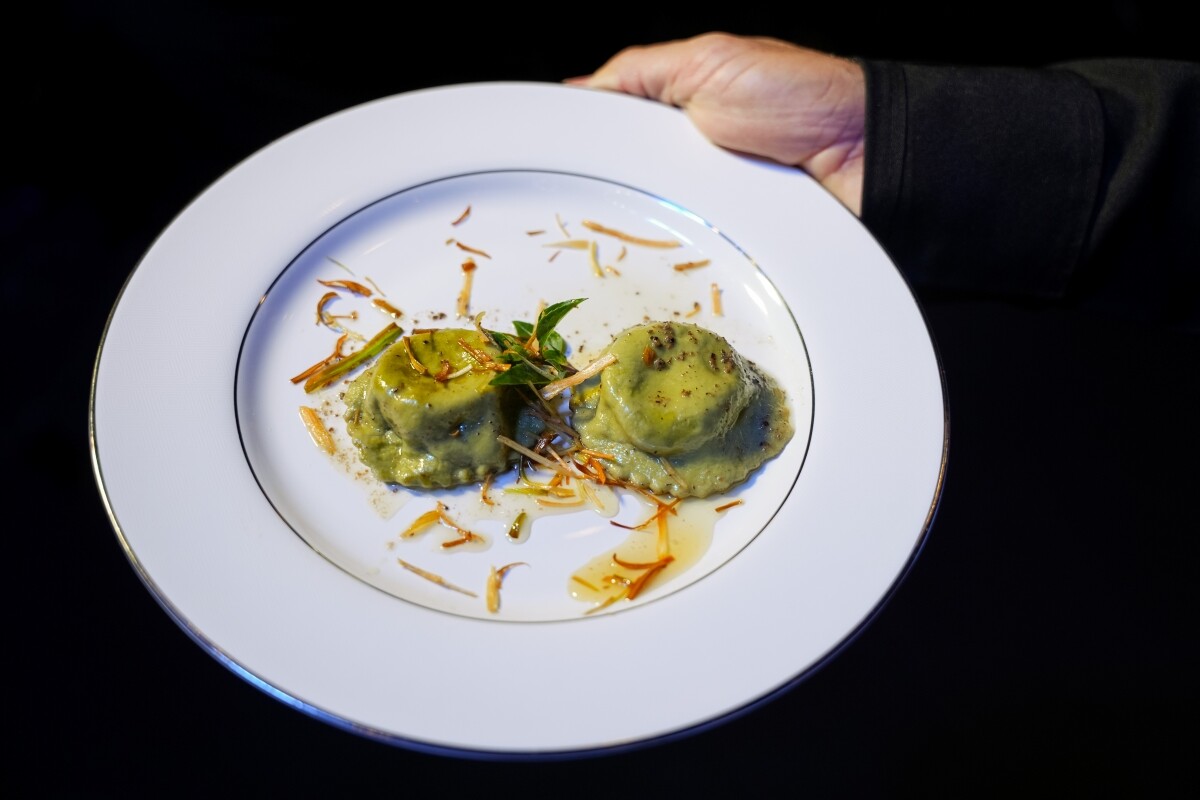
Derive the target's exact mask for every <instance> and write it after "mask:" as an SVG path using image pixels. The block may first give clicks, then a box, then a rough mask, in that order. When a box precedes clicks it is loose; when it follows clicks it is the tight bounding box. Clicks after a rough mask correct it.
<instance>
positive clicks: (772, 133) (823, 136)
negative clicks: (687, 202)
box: [567, 33, 866, 215]
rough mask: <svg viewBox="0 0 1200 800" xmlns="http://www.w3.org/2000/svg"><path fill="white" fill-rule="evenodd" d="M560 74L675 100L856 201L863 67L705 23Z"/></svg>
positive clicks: (731, 143) (710, 133) (741, 147)
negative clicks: (590, 69)
mask: <svg viewBox="0 0 1200 800" xmlns="http://www.w3.org/2000/svg"><path fill="white" fill-rule="evenodd" d="M567 83H570V84H574V85H578V86H589V87H592V88H596V89H609V90H613V91H618V92H624V93H626V94H632V95H637V96H639V97H646V98H650V99H652V100H658V101H660V102H663V103H668V104H670V105H673V106H678V107H679V108H682V109H683V110H684V111H685V112H686V113H687V115H688V117H689V118H690V119H691V120H692V122H693V123H694V124H695V126H696V128H697V129H698V130H699V131H700V132H701V133H702V134H704V135H705V136H706V137H707V138H708V139H710V140H711V141H712V142H714V143H715V144H718V145H720V146H722V147H726V148H729V149H730V150H736V151H739V152H742V153H747V154H750V155H755V156H762V157H765V158H769V159H772V160H774V161H778V162H780V163H782V164H787V165H790V166H797V167H800V168H801V169H803V170H804V171H805V172H807V173H808V174H809V175H811V176H812V177H813V178H815V179H816V180H817V181H819V182H820V183H821V185H822V186H824V187H825V188H826V189H828V190H829V191H830V192H831V193H832V194H833V195H834V196H835V197H837V198H838V200H840V201H841V202H842V203H843V204H844V205H845V206H846V207H847V208H849V209H850V210H851V211H852V212H854V214H856V215H857V214H859V213H860V212H861V210H862V189H863V150H864V148H863V136H864V125H865V117H866V88H865V79H864V76H863V71H862V68H861V67H859V66H858V65H857V64H855V63H854V62H852V61H850V60H848V59H845V58H840V57H838V56H833V55H829V54H826V53H822V52H818V51H816V50H810V49H808V48H804V47H800V46H799V45H795V44H791V43H790V42H785V41H782V40H779V39H772V38H767V37H749V36H736V35H732V34H727V33H706V34H702V35H700V36H695V37H693V38H690V39H680V40H676V41H670V42H662V43H659V44H651V45H639V46H633V47H627V48H625V49H624V50H622V51H621V52H619V53H617V54H616V55H614V56H613V57H612V58H610V59H609V60H608V61H607V62H606V63H605V64H604V65H603V66H601V67H600V68H599V69H598V70H596V71H595V72H594V73H593V74H591V75H588V76H584V77H581V78H572V79H569V80H568V81H567Z"/></svg>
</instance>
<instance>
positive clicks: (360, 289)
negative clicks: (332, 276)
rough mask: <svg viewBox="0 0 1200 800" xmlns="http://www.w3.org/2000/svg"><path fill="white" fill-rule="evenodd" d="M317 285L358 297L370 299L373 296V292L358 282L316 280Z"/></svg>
mask: <svg viewBox="0 0 1200 800" xmlns="http://www.w3.org/2000/svg"><path fill="white" fill-rule="evenodd" d="M317 283H319V284H321V285H322V286H329V287H330V288H333V289H345V290H346V291H348V292H353V293H354V294H356V295H359V296H360V297H370V296H371V295H372V294H374V292H372V291H371V290H370V289H369V288H367V287H366V286H363V285H362V284H361V283H359V282H358V281H343V280H333V281H323V280H320V279H318V280H317ZM326 296H328V295H326Z"/></svg>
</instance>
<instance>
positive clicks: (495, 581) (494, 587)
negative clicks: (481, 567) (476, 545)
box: [487, 561, 529, 614]
mask: <svg viewBox="0 0 1200 800" xmlns="http://www.w3.org/2000/svg"><path fill="white" fill-rule="evenodd" d="M521 566H525V567H527V566H529V565H528V564H527V563H525V562H524V561H514V562H513V563H511V564H505V565H504V566H503V567H499V568H497V567H492V568H491V570H490V571H489V572H488V579H487V609H488V611H490V612H492V613H493V614H495V613H496V612H497V611H499V610H500V586H501V584H502V583H503V582H504V576H505V575H507V574H508V573H509V571H510V570H511V569H512V568H513V567H521Z"/></svg>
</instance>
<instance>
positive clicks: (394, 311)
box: [371, 297, 404, 319]
mask: <svg viewBox="0 0 1200 800" xmlns="http://www.w3.org/2000/svg"><path fill="white" fill-rule="evenodd" d="M371 305H373V306H375V307H376V308H378V309H380V310H381V311H383V312H384V313H385V314H387V315H388V316H390V317H391V318H392V319H400V318H401V317H403V316H404V312H403V311H401V310H400V309H398V308H396V307H395V306H394V305H392V304H391V303H389V302H388V301H387V300H384V299H383V298H382V297H376V298H375V299H374V300H372V301H371Z"/></svg>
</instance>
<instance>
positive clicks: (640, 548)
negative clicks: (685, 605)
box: [567, 498, 720, 610]
mask: <svg viewBox="0 0 1200 800" xmlns="http://www.w3.org/2000/svg"><path fill="white" fill-rule="evenodd" d="M639 499H640V500H641V502H642V504H643V505H644V506H645V509H646V518H651V517H653V516H654V514H655V512H656V511H657V510H658V509H657V506H656V505H655V504H652V503H649V502H646V501H645V500H644V499H642V498H639ZM674 510H675V511H676V512H678V513H677V514H670V513H668V515H667V546H666V547H665V548H663V547H661V544H660V537H659V531H658V525H657V523H656V521H653V520H652V521H651V522H650V523H649V524H648V525H646V526H645V527H644V528H643V529H641V530H631V531H629V535H628V536H627V537H626V538H625V540H624V541H623V542H622V543H621V544H620V545H618V546H617V547H616V548H614V549H611V550H606V551H604V552H603V553H600V554H599V555H597V556H596V557H594V558H592V559H591V560H590V561H588V562H587V563H586V564H583V565H582V566H580V567H579V568H578V569H577V570H575V572H573V573H572V574H571V576H570V578H569V579H568V581H567V593H568V594H569V595H570V596H571V597H573V598H575V599H576V600H579V601H581V602H583V603H588V604H590V605H591V606H592V610H599V609H601V608H605V607H607V606H611V605H612V604H614V603H616V602H619V601H620V600H622V599H623V598H624V597H625V596H627V593H628V591H629V589H630V587H633V586H637V581H638V580H639V579H642V578H643V577H645V576H646V574H647V572H648V571H649V570H651V569H654V567H653V566H651V565H654V564H657V563H660V562H661V560H662V559H663V557H664V556H667V555H669V556H670V558H671V560H670V561H669V562H668V563H667V564H666V566H664V567H662V568H661V569H659V570H657V571H656V572H655V573H654V574H653V575H651V576H650V579H649V581H648V582H647V584H646V587H645V589H643V590H642V591H652V590H654V589H657V588H659V587H661V586H663V585H664V584H667V583H669V582H670V581H672V580H673V579H674V578H676V577H678V576H680V575H682V574H683V573H684V572H686V571H687V570H688V569H690V568H691V567H692V566H694V565H695V564H696V562H698V561H699V560H700V559H701V558H702V557H703V556H704V554H705V553H706V552H707V551H708V548H709V545H711V544H712V539H713V531H714V529H715V527H716V522H717V517H718V516H720V515H719V514H718V513H717V512H716V511H715V510H714V504H713V503H711V502H702V501H700V500H695V499H689V500H684V501H681V502H679V503H678V504H677V505H676V506H675V507H674ZM663 550H665V552H661V551H663ZM637 596H640V593H639V595H637ZM631 599H636V596H635V597H634V598H631Z"/></svg>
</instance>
